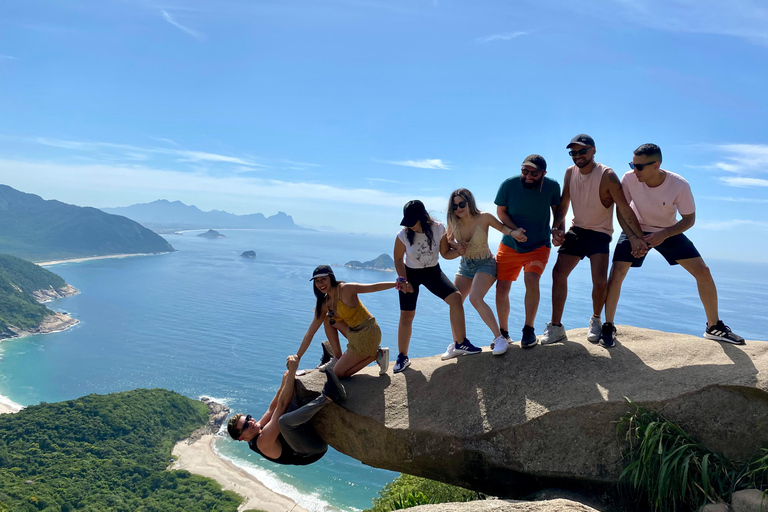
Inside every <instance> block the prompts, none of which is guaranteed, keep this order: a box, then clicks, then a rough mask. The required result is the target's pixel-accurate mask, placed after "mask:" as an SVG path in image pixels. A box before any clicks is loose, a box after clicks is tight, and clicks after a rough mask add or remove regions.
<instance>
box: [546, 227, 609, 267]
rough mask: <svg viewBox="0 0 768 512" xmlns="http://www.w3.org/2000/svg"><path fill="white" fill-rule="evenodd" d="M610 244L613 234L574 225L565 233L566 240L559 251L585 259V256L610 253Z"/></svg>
mask: <svg viewBox="0 0 768 512" xmlns="http://www.w3.org/2000/svg"><path fill="white" fill-rule="evenodd" d="M610 245H611V235H609V234H607V233H601V232H599V231H594V230H592V229H584V228H578V227H575V226H574V227H572V228H571V229H569V230H568V232H567V233H566V234H565V241H564V242H563V245H561V246H560V249H559V250H558V251H557V253H558V254H569V255H571V256H578V257H579V259H580V260H583V259H584V257H585V256H593V255H595V254H610V253H611V248H610Z"/></svg>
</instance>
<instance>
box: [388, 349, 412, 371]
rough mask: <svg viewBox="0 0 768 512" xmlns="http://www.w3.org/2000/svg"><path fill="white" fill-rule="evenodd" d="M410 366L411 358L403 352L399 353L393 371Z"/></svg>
mask: <svg viewBox="0 0 768 512" xmlns="http://www.w3.org/2000/svg"><path fill="white" fill-rule="evenodd" d="M409 366H411V360H410V359H408V356H407V355H405V354H402V353H400V354H397V361H395V366H394V368H392V373H400V372H401V371H403V370H405V369H406V368H408V367H409Z"/></svg>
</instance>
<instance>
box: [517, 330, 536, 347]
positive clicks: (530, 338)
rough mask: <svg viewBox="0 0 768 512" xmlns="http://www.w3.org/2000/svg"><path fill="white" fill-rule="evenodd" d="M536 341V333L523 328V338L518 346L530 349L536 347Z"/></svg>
mask: <svg viewBox="0 0 768 512" xmlns="http://www.w3.org/2000/svg"><path fill="white" fill-rule="evenodd" d="M536 341H537V340H536V333H535V332H533V327H530V326H528V325H526V326H523V338H522V339H521V340H520V346H521V347H523V348H530V347H533V346H534V345H536Z"/></svg>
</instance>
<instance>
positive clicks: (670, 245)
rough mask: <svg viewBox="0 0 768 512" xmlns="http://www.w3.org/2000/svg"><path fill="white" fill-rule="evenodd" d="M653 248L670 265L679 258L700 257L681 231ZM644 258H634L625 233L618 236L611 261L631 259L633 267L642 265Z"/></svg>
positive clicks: (627, 260)
mask: <svg viewBox="0 0 768 512" xmlns="http://www.w3.org/2000/svg"><path fill="white" fill-rule="evenodd" d="M643 234H644V235H648V234H649V233H648V232H645V233H643ZM654 249H656V250H657V251H659V253H660V254H661V255H662V256H664V259H665V260H667V263H669V264H670V265H677V262H678V261H680V260H687V259H690V258H699V257H701V254H699V251H698V250H696V247H694V245H693V242H691V241H690V240H689V239H688V237H687V236H685V235H684V234H682V233H680V234H679V235H675V236H671V237H669V238H667V239H666V240H664V241H663V242H662V243H661V245H657V246H656V247H654ZM646 256H647V254H646ZM644 260H645V256H643V257H642V258H635V257H634V256H632V244H630V243H629V238H627V235H625V234H624V233H622V234H621V236H620V237H619V242H618V243H617V244H616V250H614V251H613V261H625V262H629V261H631V262H632V266H633V267H641V266H643V261H644Z"/></svg>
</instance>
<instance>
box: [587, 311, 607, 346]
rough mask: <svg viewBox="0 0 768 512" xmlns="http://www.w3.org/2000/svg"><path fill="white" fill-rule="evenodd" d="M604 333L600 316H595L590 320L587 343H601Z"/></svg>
mask: <svg viewBox="0 0 768 512" xmlns="http://www.w3.org/2000/svg"><path fill="white" fill-rule="evenodd" d="M602 332H603V323H602V322H601V321H600V317H599V316H593V317H592V318H590V319H589V332H588V333H587V341H588V342H590V343H597V342H598V341H600V334H602Z"/></svg>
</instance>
